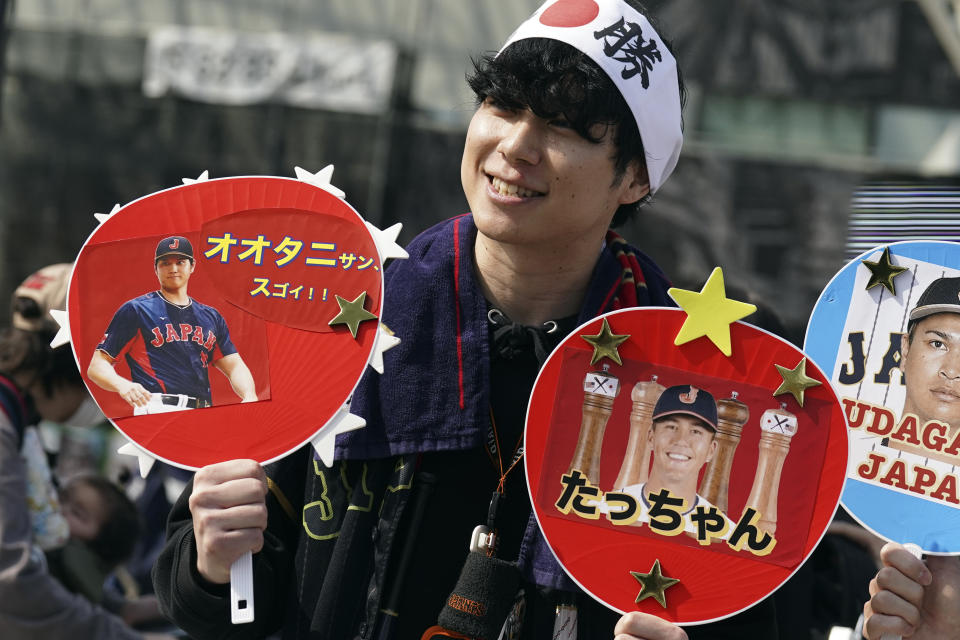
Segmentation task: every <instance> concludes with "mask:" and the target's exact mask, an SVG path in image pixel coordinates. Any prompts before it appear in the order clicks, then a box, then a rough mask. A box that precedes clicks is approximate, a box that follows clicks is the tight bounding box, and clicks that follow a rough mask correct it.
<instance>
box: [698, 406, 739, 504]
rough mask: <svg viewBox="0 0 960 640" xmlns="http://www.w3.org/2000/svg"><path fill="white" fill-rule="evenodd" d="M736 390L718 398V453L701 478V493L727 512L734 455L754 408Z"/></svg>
mask: <svg viewBox="0 0 960 640" xmlns="http://www.w3.org/2000/svg"><path fill="white" fill-rule="evenodd" d="M738 395H739V394H738V393H737V392H736V391H734V392H732V393H731V394H730V397H729V398H723V399H722V400H720V401H718V402H717V435H716V438H717V453H716V455H714V456H713V459H712V460H710V462H709V463H707V470H706V471H704V473H703V480H701V481H700V495H702V496H703V497H704V498H706V499H707V500H708V501H709V502H712V503H713V504H715V505H716V506H717V507H718V508H719V509H720V510H721V511H723V512H724V513H726V511H727V506H728V503H727V500H728V497H729V496H728V493H729V490H730V470H731V468H732V467H733V456H734V454H735V453H736V452H737V445H739V444H740V434H741V433H742V431H743V425H745V424H746V423H747V420H749V419H750V408H749V407H747V405H745V404H744V403H743V402H741V401H740V400H738V399H737V397H738Z"/></svg>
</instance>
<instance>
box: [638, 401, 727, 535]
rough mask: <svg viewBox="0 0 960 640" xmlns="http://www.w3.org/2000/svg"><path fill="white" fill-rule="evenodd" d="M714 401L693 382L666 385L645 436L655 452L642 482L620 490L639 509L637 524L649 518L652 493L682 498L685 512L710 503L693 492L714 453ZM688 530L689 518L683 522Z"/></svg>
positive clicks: (715, 447)
mask: <svg viewBox="0 0 960 640" xmlns="http://www.w3.org/2000/svg"><path fill="white" fill-rule="evenodd" d="M716 433H717V403H716V400H714V397H713V396H712V395H711V394H710V392H708V391H705V390H703V389H700V388H697V387H695V386H693V385H677V386H673V387H668V388H667V389H665V390H664V391H663V393H662V394H660V398H659V399H658V400H657V404H656V406H655V407H654V410H653V424H652V426H651V427H650V431H649V432H648V435H647V438H648V442H649V447H648V448H649V449H650V450H651V451H652V452H653V461H652V464H651V467H650V475H649V477H648V479H647V481H646V482H644V483H640V484H633V485H628V486H626V487H623V488H622V489H620V490H621V491H622V492H623V493H627V494H630V495H632V496H633V497H635V498H636V499H637V501H638V502H639V504H640V507H641V515H640V518H639V519H638V522H644V521H647V520H648V515H647V511H648V510H649V509H650V499H649V495H650V494H652V493H653V494H655V493H659V492H660V491H662V490H664V489H666V490H667V491H669V492H670V495H671V497H673V498H682V499H683V501H684V505H683V514H684V515H687V514H690V513H692V512H693V510H694V509H696V508H697V507H703V508H704V509H710V508H711V507H713V506H714V505H712V504H711V503H710V502H709V501H708V500H707V499H706V498H704V497H703V496H701V495H700V494H699V493H697V483H698V481H699V477H700V470H701V469H702V468H703V467H704V465H705V464H707V463H708V462H710V460H712V459H713V456H714V454H716V452H717V440H716ZM686 521H687V523H688V528H689V529H690V530H691V531H692V530H693V529H692V528H691V527H690V525H689V523H690V521H689V519H687V520H686Z"/></svg>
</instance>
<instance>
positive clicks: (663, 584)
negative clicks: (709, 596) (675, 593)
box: [630, 558, 680, 609]
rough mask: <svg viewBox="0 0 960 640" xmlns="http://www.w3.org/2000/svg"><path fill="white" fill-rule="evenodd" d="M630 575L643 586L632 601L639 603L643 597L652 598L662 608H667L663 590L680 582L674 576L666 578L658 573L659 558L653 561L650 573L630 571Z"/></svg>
mask: <svg viewBox="0 0 960 640" xmlns="http://www.w3.org/2000/svg"><path fill="white" fill-rule="evenodd" d="M630 575H632V576H633V577H634V578H636V579H637V582H639V583H640V584H641V585H643V588H642V589H640V593H638V594H637V599H636V600H634V602H636V603H637V604H640V601H641V600H643V599H644V598H653V599H654V600H656V601H657V602H659V603H660V606H661V607H663V608H664V609H666V608H667V596H666V595H665V594H664V591H666V590H667V589H669V588H670V587H672V586H673V585H675V584H677V583H678V582H680V581H679V580H678V579H676V578H668V577H666V576H664V575H663V574H662V573H660V559H659V558H657V559H656V560H654V561H653V568H652V569H650V573H640V572H638V571H631V572H630Z"/></svg>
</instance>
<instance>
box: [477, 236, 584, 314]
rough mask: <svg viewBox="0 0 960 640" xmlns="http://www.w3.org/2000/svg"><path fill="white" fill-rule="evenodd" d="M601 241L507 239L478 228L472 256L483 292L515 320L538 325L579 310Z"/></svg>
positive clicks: (491, 301) (493, 303)
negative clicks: (544, 243)
mask: <svg viewBox="0 0 960 640" xmlns="http://www.w3.org/2000/svg"><path fill="white" fill-rule="evenodd" d="M600 248H601V244H600V243H599V242H591V241H589V240H583V241H582V242H578V243H576V244H575V245H574V246H566V247H541V246H531V245H515V244H504V243H501V242H497V241H494V240H491V239H490V238H487V237H486V236H484V235H483V234H481V233H478V234H477V242H476V245H475V246H474V262H475V264H476V266H477V278H478V280H479V281H480V286H481V288H482V290H483V294H484V295H485V296H486V298H487V300H489V301H490V303H491V304H492V305H494V306H495V307H497V308H498V309H499V310H500V311H502V312H503V313H504V314H506V316H507V317H508V318H510V319H511V320H513V321H514V322H518V323H520V324H525V325H529V326H540V325H541V324H543V323H544V322H547V321H548V320H556V319H558V318H564V317H567V316H571V315H574V314H576V313H577V312H578V311H579V310H580V306H581V304H582V303H583V298H584V295H585V294H586V291H587V287H588V286H589V284H590V277H591V275H592V274H593V268H594V265H596V262H597V257H598V256H599V254H600Z"/></svg>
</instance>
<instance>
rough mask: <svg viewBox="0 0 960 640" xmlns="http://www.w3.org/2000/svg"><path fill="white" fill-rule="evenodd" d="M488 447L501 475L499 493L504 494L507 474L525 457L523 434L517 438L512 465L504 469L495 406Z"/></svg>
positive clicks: (491, 417) (491, 413)
mask: <svg viewBox="0 0 960 640" xmlns="http://www.w3.org/2000/svg"><path fill="white" fill-rule="evenodd" d="M488 445H489V446H488V447H487V456H488V457H489V458H490V462H491V464H493V469H494V471H495V472H498V473H499V475H500V482H499V483H497V493H499V494H501V495H502V494H503V493H504V491H505V489H506V482H507V476H508V475H509V474H510V472H511V471H513V468H514V467H515V466H517V463H518V462H520V460H522V459H523V434H522V433H521V434H520V438H518V439H517V444H516V446H515V447H514V448H513V457H512V462H511V463H510V466H509V467H507V470H506V471H504V470H503V453H502V450H501V449H500V435H499V433H498V432H497V421H496V419H494V417H493V407H492V406H491V407H490V434H489V442H488ZM494 454H496V456H497V457H496V459H494V457H493V456H494Z"/></svg>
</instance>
